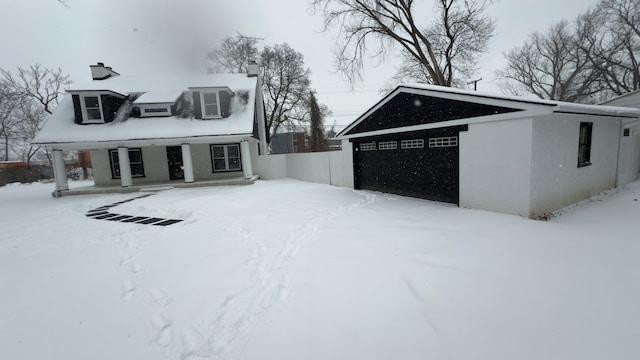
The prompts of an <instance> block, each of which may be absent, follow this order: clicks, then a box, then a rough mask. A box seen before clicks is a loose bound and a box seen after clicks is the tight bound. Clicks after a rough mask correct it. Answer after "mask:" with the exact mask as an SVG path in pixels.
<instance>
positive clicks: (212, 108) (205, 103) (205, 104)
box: [200, 91, 221, 119]
mask: <svg viewBox="0 0 640 360" xmlns="http://www.w3.org/2000/svg"><path fill="white" fill-rule="evenodd" d="M200 96H201V97H202V99H201V100H202V101H201V106H202V118H203V119H215V118H220V117H221V116H220V106H219V104H220V95H219V93H218V91H214V92H201V93H200Z"/></svg>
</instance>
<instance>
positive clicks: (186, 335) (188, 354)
mask: <svg viewBox="0 0 640 360" xmlns="http://www.w3.org/2000/svg"><path fill="white" fill-rule="evenodd" d="M182 347H183V349H184V351H183V352H182V357H181V358H182V359H183V360H186V359H208V358H210V357H211V355H213V348H212V347H211V345H210V344H209V342H207V340H206V339H205V338H204V337H203V336H202V334H200V333H199V332H198V331H197V330H195V329H188V330H185V331H182Z"/></svg>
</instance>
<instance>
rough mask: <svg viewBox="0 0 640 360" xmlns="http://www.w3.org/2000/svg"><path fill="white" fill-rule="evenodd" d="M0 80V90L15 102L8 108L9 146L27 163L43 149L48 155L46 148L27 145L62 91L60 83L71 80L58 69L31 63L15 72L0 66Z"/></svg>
mask: <svg viewBox="0 0 640 360" xmlns="http://www.w3.org/2000/svg"><path fill="white" fill-rule="evenodd" d="M0 83H1V84H2V89H3V92H5V93H6V94H7V95H8V96H10V97H11V98H12V99H13V101H15V102H16V104H17V105H15V106H13V108H12V110H11V116H12V118H13V122H14V123H13V130H12V135H11V137H10V138H9V140H8V141H7V142H11V144H9V148H12V149H14V151H15V152H16V153H18V154H21V155H22V157H23V160H25V162H27V165H29V163H30V162H31V160H32V159H33V158H34V157H38V154H40V153H42V152H45V153H44V154H42V155H43V157H46V158H48V156H47V154H46V150H45V149H42V148H40V147H33V146H31V141H32V140H33V138H34V137H35V135H36V134H37V133H38V131H40V129H41V128H42V126H43V125H44V122H45V120H46V118H47V116H48V115H49V114H51V113H53V110H54V109H55V107H56V106H57V105H58V102H59V100H60V99H61V98H62V96H63V95H64V87H65V86H67V85H69V84H70V83H71V81H70V80H69V76H68V75H65V74H63V72H62V70H61V69H57V70H52V69H49V68H46V67H43V66H42V65H40V64H35V65H31V66H29V67H28V68H22V67H18V68H17V71H16V72H15V73H12V72H10V71H8V70H4V69H0ZM49 161H50V159H49Z"/></svg>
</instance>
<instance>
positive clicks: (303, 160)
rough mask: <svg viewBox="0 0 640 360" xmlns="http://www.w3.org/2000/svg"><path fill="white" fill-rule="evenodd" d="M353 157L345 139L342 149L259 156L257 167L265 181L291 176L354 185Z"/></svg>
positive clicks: (331, 183)
mask: <svg viewBox="0 0 640 360" xmlns="http://www.w3.org/2000/svg"><path fill="white" fill-rule="evenodd" d="M352 158H353V155H352V146H351V143H350V142H348V141H347V140H343V144H342V150H340V151H326V152H316V153H298V154H277V155H266V156H260V157H259V158H258V162H257V163H258V167H257V169H258V171H259V174H260V178H261V179H264V180H272V179H281V178H292V179H297V180H302V181H309V182H315V183H321V184H330V185H335V186H341V187H350V188H353V160H352Z"/></svg>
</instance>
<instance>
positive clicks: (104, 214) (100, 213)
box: [85, 194, 182, 226]
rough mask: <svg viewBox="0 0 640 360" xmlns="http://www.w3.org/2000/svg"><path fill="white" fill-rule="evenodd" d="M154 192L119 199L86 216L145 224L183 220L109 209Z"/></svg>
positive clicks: (88, 212)
mask: <svg viewBox="0 0 640 360" xmlns="http://www.w3.org/2000/svg"><path fill="white" fill-rule="evenodd" d="M151 195H154V194H145V195H142V196H137V197H134V198H132V199H128V200H123V201H118V202H116V203H113V204H110V205H104V206H100V207H98V208H95V209H93V210H89V211H87V213H86V214H85V216H86V217H89V218H92V219H98V220H109V221H118V222H123V223H134V224H143V225H159V226H168V225H173V224H177V223H179V222H181V221H182V220H180V219H164V218H159V217H149V216H134V215H124V214H116V213H110V212H109V209H110V208H112V207H114V206H118V205H120V204H124V203H128V202H130V201H133V200H137V199H141V198H145V197H147V196H151Z"/></svg>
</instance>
